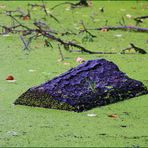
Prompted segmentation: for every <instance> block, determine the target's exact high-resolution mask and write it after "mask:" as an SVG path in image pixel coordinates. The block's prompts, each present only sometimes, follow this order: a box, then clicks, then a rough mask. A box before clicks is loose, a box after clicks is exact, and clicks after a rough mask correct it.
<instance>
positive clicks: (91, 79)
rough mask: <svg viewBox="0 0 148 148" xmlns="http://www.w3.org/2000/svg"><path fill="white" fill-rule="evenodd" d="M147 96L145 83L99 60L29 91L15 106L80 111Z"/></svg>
mask: <svg viewBox="0 0 148 148" xmlns="http://www.w3.org/2000/svg"><path fill="white" fill-rule="evenodd" d="M147 93H148V90H147V88H146V87H145V86H144V85H143V83H142V82H140V81H137V80H134V79H131V78H129V77H128V76H127V75H126V74H125V73H123V72H121V71H120V70H119V68H118V66H117V65H116V64H114V63H113V62H110V61H107V60H105V59H97V60H89V61H86V62H84V63H82V64H80V65H78V66H77V67H75V68H72V69H70V70H68V71H67V72H65V73H63V74H61V75H60V76H58V77H55V78H54V79H52V80H49V81H47V82H45V83H43V84H41V85H39V86H36V87H33V88H30V89H28V90H27V91H26V92H25V93H23V94H22V95H21V96H20V97H19V98H18V99H17V100H16V101H15V103H14V104H20V105H28V106H36V107H45V108H51V109H60V110H68V111H76V112H81V111H85V110H88V109H91V108H94V107H97V106H102V105H107V104H111V103H115V102H118V101H122V100H125V99H129V98H133V97H136V96H139V95H143V94H147Z"/></svg>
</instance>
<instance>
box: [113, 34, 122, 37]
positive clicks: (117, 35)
mask: <svg viewBox="0 0 148 148" xmlns="http://www.w3.org/2000/svg"><path fill="white" fill-rule="evenodd" d="M114 36H115V37H119V38H120V37H122V34H116V35H114Z"/></svg>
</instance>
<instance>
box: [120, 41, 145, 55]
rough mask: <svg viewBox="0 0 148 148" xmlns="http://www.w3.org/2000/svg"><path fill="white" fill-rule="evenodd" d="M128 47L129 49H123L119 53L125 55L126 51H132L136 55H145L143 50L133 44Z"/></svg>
mask: <svg viewBox="0 0 148 148" xmlns="http://www.w3.org/2000/svg"><path fill="white" fill-rule="evenodd" d="M130 46H131V47H128V48H126V49H123V50H122V51H121V54H125V52H126V51H130V50H131V49H134V50H135V52H136V53H141V54H146V53H147V52H146V51H145V50H144V49H142V48H139V47H137V46H135V45H134V44H133V43H130Z"/></svg>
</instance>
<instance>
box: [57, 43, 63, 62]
mask: <svg viewBox="0 0 148 148" xmlns="http://www.w3.org/2000/svg"><path fill="white" fill-rule="evenodd" d="M58 49H59V53H60V57H61V59H60V61H64V56H63V53H62V50H61V47H60V45H59V44H58Z"/></svg>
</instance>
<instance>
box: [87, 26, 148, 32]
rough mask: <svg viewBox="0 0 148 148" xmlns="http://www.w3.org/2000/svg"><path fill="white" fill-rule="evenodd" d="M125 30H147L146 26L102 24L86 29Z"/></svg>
mask: <svg viewBox="0 0 148 148" xmlns="http://www.w3.org/2000/svg"><path fill="white" fill-rule="evenodd" d="M102 29H107V30H126V31H135V32H145V33H147V32H148V28H140V27H136V26H104V27H100V28H94V29H87V30H102Z"/></svg>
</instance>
